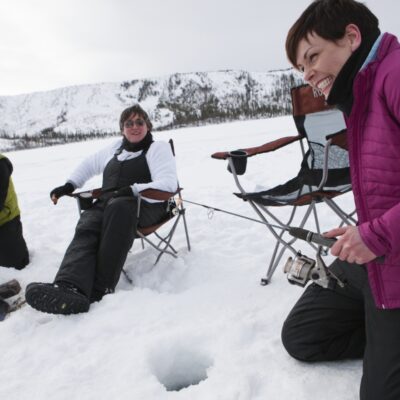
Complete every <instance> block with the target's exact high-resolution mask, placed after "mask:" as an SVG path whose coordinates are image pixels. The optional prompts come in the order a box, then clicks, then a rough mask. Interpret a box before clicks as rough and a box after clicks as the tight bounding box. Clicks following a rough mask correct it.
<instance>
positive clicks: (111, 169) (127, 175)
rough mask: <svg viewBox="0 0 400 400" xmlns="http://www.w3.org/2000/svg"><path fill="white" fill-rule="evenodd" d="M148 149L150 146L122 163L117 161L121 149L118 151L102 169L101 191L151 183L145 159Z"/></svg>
mask: <svg viewBox="0 0 400 400" xmlns="http://www.w3.org/2000/svg"><path fill="white" fill-rule="evenodd" d="M149 148H150V146H149V147H148V148H147V149H144V150H143V151H142V153H141V154H140V155H139V156H137V157H135V158H131V159H130V160H124V161H119V160H118V158H117V157H118V155H119V154H120V153H121V149H118V150H117V152H116V153H115V154H114V157H113V158H112V159H111V160H110V161H109V162H108V163H107V165H106V167H105V168H104V171H103V184H102V189H103V190H106V189H111V188H116V189H119V188H122V187H125V186H131V185H133V184H134V183H148V182H151V174H150V169H149V166H148V164H147V159H146V153H147V151H148V149H149ZM107 194H108V193H107ZM109 195H110V196H111V195H112V194H111V193H109ZM105 197H108V196H105ZM102 198H103V196H102Z"/></svg>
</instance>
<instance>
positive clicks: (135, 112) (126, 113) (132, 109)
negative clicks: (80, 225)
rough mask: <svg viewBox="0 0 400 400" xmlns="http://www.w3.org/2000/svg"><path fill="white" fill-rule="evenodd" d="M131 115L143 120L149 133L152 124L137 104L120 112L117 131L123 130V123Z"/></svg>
mask: <svg viewBox="0 0 400 400" xmlns="http://www.w3.org/2000/svg"><path fill="white" fill-rule="evenodd" d="M132 115H138V116H139V117H141V118H143V119H144V121H145V122H146V125H147V128H148V129H149V131H151V130H152V129H153V124H152V123H151V122H150V118H149V116H148V115H147V112H146V111H144V110H143V108H142V107H140V105H139V104H135V105H133V106H131V107H128V108H126V109H125V110H124V111H122V113H121V116H120V117H119V129H120V130H121V132H122V131H123V130H124V123H125V121H127V120H128V119H129V118H130V117H131V116H132Z"/></svg>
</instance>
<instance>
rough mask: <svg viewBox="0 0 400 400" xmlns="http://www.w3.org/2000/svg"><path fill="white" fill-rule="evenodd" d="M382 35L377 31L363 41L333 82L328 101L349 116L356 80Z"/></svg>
mask: <svg viewBox="0 0 400 400" xmlns="http://www.w3.org/2000/svg"><path fill="white" fill-rule="evenodd" d="M380 33H381V32H380V30H379V29H377V30H376V31H375V32H373V33H370V34H369V35H368V36H366V37H365V38H364V39H363V40H362V42H361V44H360V47H359V48H358V49H357V50H356V51H355V52H354V53H353V54H352V55H351V56H350V58H349V59H348V60H347V61H346V63H345V64H344V65H343V67H342V69H341V70H340V72H339V74H338V76H337V77H336V79H335V82H333V86H332V89H331V92H330V93H329V96H328V99H327V100H326V101H327V103H328V104H329V105H331V106H337V108H338V109H339V110H340V111H343V112H344V113H345V114H346V115H347V116H349V115H350V113H351V109H352V107H353V101H354V98H353V82H354V78H355V77H356V75H357V73H358V71H359V70H360V68H361V67H362V65H363V63H364V61H365V60H366V58H367V57H368V54H369V52H370V51H371V48H372V46H373V45H374V43H375V41H376V39H377V38H378V36H379V35H380Z"/></svg>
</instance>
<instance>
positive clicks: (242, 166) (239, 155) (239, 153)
mask: <svg viewBox="0 0 400 400" xmlns="http://www.w3.org/2000/svg"><path fill="white" fill-rule="evenodd" d="M228 157H229V158H228V171H229V172H230V173H232V166H231V164H233V167H234V169H235V172H236V175H243V174H244V173H245V172H246V168H247V157H248V154H247V152H246V151H245V150H233V151H230V152H229V154H228Z"/></svg>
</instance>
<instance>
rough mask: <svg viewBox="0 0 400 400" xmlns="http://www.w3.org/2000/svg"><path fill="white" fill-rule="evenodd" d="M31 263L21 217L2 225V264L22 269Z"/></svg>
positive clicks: (0, 251) (0, 240) (0, 253)
mask: <svg viewBox="0 0 400 400" xmlns="http://www.w3.org/2000/svg"><path fill="white" fill-rule="evenodd" d="M28 264H29V253H28V248H27V247H26V242H25V239H24V236H23V233H22V224H21V218H20V217H19V216H17V217H15V218H13V219H12V220H11V221H8V222H6V223H5V224H3V225H1V226H0V266H2V267H13V268H16V269H22V268H24V267H25V266H26V265H28Z"/></svg>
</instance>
